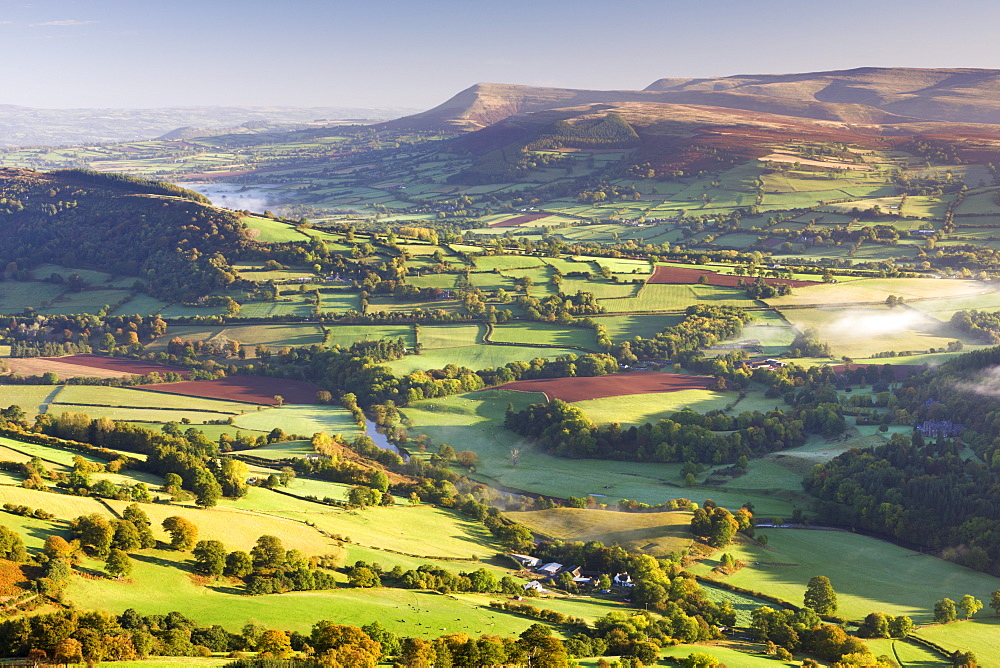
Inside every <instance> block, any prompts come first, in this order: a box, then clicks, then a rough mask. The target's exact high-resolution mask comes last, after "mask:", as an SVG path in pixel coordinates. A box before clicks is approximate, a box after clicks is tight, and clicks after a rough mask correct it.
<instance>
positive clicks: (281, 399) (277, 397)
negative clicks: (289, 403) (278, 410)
mask: <svg viewBox="0 0 1000 668" xmlns="http://www.w3.org/2000/svg"><path fill="white" fill-rule="evenodd" d="M284 403H285V398H284V397H283V396H281V395H280V394H276V395H274V405H275V406H278V407H281V406H282V405H284Z"/></svg>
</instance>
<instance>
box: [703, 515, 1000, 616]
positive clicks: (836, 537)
mask: <svg viewBox="0 0 1000 668" xmlns="http://www.w3.org/2000/svg"><path fill="white" fill-rule="evenodd" d="M757 532H758V533H759V534H766V535H767V537H768V544H767V547H761V546H759V545H756V544H753V545H732V546H730V547H727V548H726V550H725V551H727V552H729V553H731V554H732V555H733V556H734V557H736V558H737V559H741V560H743V561H744V562H745V563H747V564H748V565H747V566H745V567H744V568H742V569H740V570H739V571H737V572H736V573H734V574H733V575H730V576H729V577H727V578H726V581H727V582H729V583H731V584H734V585H738V586H741V587H746V588H748V589H753V590H755V591H765V592H767V593H769V594H772V595H774V596H778V597H779V598H783V599H785V600H787V601H791V602H792V603H796V604H801V601H802V594H803V592H804V591H805V586H806V584H807V583H808V582H809V579H810V578H811V577H813V576H814V575H825V576H827V577H829V578H830V581H831V582H832V583H833V588H834V590H835V591H836V592H837V600H838V609H837V614H839V615H841V616H844V617H847V618H848V619H854V620H861V619H862V618H864V616H865V615H867V614H868V613H869V612H873V611H876V610H880V611H882V612H885V613H886V614H891V615H909V616H910V617H912V618H913V621H914V622H916V623H917V624H918V625H919V624H927V623H929V622H930V621H931V620H932V619H933V612H934V603H935V602H936V601H937V600H939V599H942V598H945V597H949V598H952V599H953V600H956V601H957V600H958V599H959V598H961V597H962V596H963V595H964V594H972V595H974V596H976V597H977V598H979V599H981V600H984V601H988V600H989V596H990V594H991V593H992V592H993V591H995V590H997V589H1000V578H995V577H992V576H989V575H986V574H984V573H978V572H976V571H973V570H970V569H968V568H964V567H962V566H956V565H955V564H952V563H950V562H947V561H944V560H942V559H938V558H936V557H932V556H930V555H926V554H919V553H917V552H913V551H910V550H907V549H905V548H902V547H897V546H896V545H893V544H892V543H889V542H886V541H882V540H878V539H876V538H868V537H866V536H861V535H858V534H852V533H847V532H844V531H822V530H807V529H770V528H758V530H757ZM716 564H717V561H715V560H714V559H711V560H706V561H704V562H702V563H701V564H699V565H698V566H695V567H692V568H691V570H692V571H693V572H696V573H701V574H704V575H707V574H708V572H709V571H710V570H711V568H712V567H714V566H715V565H716ZM914 583H919V586H914Z"/></svg>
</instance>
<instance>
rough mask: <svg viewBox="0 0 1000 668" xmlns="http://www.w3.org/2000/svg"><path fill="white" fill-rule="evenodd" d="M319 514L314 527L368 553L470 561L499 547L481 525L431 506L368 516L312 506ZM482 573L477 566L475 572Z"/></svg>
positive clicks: (374, 512)
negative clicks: (378, 551)
mask: <svg viewBox="0 0 1000 668" xmlns="http://www.w3.org/2000/svg"><path fill="white" fill-rule="evenodd" d="M303 503H304V502H301V503H299V504H298V508H299V510H291V511H281V512H279V513H278V514H279V515H281V516H285V517H296V518H300V517H303V515H302V514H301V512H302V511H301V507H302V505H303ZM308 505H309V506H312V508H307V509H308V510H312V509H313V508H319V509H320V510H319V511H313V512H310V513H309V514H308V515H307V516H306V517H308V519H309V521H310V522H314V523H315V525H316V527H317V528H319V529H322V530H324V531H327V532H329V533H332V534H338V535H340V536H346V537H349V538H350V539H351V540H350V542H352V543H357V544H358V545H363V546H367V547H375V548H381V549H382V550H395V551H397V552H402V553H404V554H409V555H417V556H418V557H422V558H449V557H450V558H454V557H459V558H465V559H467V558H469V557H471V556H473V555H477V556H478V557H484V556H490V555H492V554H494V553H495V552H496V551H497V549H498V547H497V545H496V544H495V543H494V541H493V537H492V536H491V535H490V533H489V532H488V531H487V530H486V528H485V527H483V526H482V525H481V524H478V523H476V522H473V521H471V520H469V519H466V518H464V517H462V516H461V515H458V514H457V513H453V512H451V511H448V510H444V509H441V508H435V507H433V506H424V505H421V506H408V505H397V506H395V507H389V508H384V507H378V508H366V509H365V510H351V511H344V510H333V511H330V512H325V511H326V510H327V509H326V508H324V507H323V506H317V505H316V504H308ZM476 568H478V566H476Z"/></svg>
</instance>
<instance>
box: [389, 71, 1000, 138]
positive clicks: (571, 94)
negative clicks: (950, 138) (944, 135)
mask: <svg viewBox="0 0 1000 668" xmlns="http://www.w3.org/2000/svg"><path fill="white" fill-rule="evenodd" d="M634 102H641V103H650V104H671V105H678V104H679V105H700V106H710V107H719V108H723V109H738V110H744V111H754V112H762V113H767V114H776V115H781V116H794V117H799V118H811V119H817V120H827V121H843V122H846V123H874V124H892V123H907V122H915V121H947V122H958V123H991V124H992V123H1000V70H981V69H914V68H875V67H866V68H858V69H853V70H839V71H831V72H812V73H803V74H763V75H738V76H731V77H720V78H716V79H679V78H673V79H660V80H658V81H656V82H654V83H652V84H651V85H649V86H648V87H647V88H646V89H645V90H641V91H631V90H608V91H601V90H580V89H571V88H539V87H534V86H522V85H517V84H498V83H479V84H476V85H474V86H471V87H470V88H467V89H465V90H463V91H461V92H460V93H458V94H457V95H455V96H454V97H452V98H450V99H449V100H447V101H445V102H444V103H442V104H440V105H438V106H436V107H434V108H433V109H429V110H428V111H425V112H422V113H419V114H414V115H412V116H406V117H404V118H400V119H397V120H393V121H389V122H388V123H385V124H383V127H387V128H413V129H419V130H444V131H452V132H454V131H460V132H461V131H471V130H478V129H480V128H484V127H487V126H489V125H493V124H495V123H497V122H499V121H502V120H504V119H506V118H510V117H511V116H516V115H520V114H526V113H530V112H538V111H547V110H552V109H563V108H573V107H581V106H586V105H593V104H607V105H620V104H624V103H634Z"/></svg>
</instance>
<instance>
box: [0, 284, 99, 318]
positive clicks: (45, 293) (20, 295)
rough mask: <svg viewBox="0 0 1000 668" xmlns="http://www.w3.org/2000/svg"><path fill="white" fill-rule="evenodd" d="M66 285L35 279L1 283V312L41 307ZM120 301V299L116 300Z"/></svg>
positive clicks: (14, 311)
mask: <svg viewBox="0 0 1000 668" xmlns="http://www.w3.org/2000/svg"><path fill="white" fill-rule="evenodd" d="M63 290H65V286H62V285H55V284H53V283H39V282H35V281H27V282H22V281H3V283H0V313H20V312H21V311H23V310H24V309H25V308H27V307H29V306H30V307H32V308H39V307H40V306H41V305H42V303H43V302H49V301H51V300H53V299H55V298H56V297H57V296H59V295H60V294H61V293H62V292H63ZM115 301H118V300H115Z"/></svg>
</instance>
